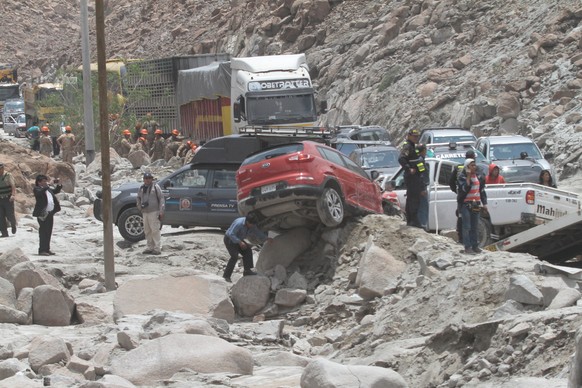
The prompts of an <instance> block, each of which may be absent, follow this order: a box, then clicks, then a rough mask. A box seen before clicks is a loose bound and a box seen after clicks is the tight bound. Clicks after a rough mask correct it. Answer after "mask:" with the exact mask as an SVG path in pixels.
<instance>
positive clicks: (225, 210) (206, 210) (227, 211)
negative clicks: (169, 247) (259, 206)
mask: <svg viewBox="0 0 582 388" xmlns="http://www.w3.org/2000/svg"><path fill="white" fill-rule="evenodd" d="M238 167H239V164H237V163H230V164H228V163H224V164H203V163H202V164H192V165H188V166H184V167H182V168H180V169H179V170H177V171H175V172H173V173H172V174H170V175H168V176H167V177H165V178H162V179H160V180H159V181H157V183H158V185H160V188H161V189H162V193H163V194H164V198H165V200H166V210H165V215H164V220H163V223H164V225H171V226H172V227H179V226H184V227H192V226H212V227H219V228H223V229H226V228H228V227H229V226H230V224H231V223H232V221H234V219H235V218H237V217H240V215H239V213H238V208H237V203H236V180H235V175H236V170H237V168H238ZM141 185H142V183H141V182H135V183H125V184H123V185H121V186H119V187H116V188H114V189H112V190H111V197H112V204H111V206H112V214H113V222H114V223H115V224H116V225H117V228H118V229H119V233H121V235H122V236H123V238H124V239H126V240H128V241H132V242H137V241H140V240H143V239H144V231H143V218H142V215H141V213H140V212H139V210H138V209H137V207H136V198H137V192H138V190H139V188H140V186H141ZM98 197H100V193H98ZM101 208H102V200H101V199H100V198H98V199H96V200H95V202H94V203H93V211H94V214H95V218H97V219H98V220H99V221H103V219H102V216H101Z"/></svg>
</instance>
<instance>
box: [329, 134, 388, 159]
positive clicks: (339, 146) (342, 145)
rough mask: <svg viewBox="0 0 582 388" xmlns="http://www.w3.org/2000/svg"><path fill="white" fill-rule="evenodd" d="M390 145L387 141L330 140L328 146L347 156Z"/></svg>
mask: <svg viewBox="0 0 582 388" xmlns="http://www.w3.org/2000/svg"><path fill="white" fill-rule="evenodd" d="M389 145H392V143H390V142H389V141H388V140H351V139H345V138H339V139H331V140H330V141H329V146H330V147H332V148H335V149H336V150H338V151H339V152H341V153H342V154H344V155H346V156H348V155H349V154H351V153H352V152H354V151H355V150H357V149H360V148H365V147H372V146H389Z"/></svg>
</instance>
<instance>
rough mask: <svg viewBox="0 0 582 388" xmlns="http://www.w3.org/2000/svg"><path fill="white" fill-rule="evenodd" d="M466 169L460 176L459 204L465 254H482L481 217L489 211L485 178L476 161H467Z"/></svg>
mask: <svg viewBox="0 0 582 388" xmlns="http://www.w3.org/2000/svg"><path fill="white" fill-rule="evenodd" d="M464 167H465V168H464V169H463V171H462V172H461V173H460V174H459V179H458V192H457V203H458V206H459V212H460V213H461V220H462V222H463V245H464V246H465V251H464V253H466V254H475V253H480V252H481V248H479V239H478V226H479V216H480V214H481V210H485V211H486V210H487V194H486V193H485V177H484V176H483V174H481V173H479V172H477V164H476V163H475V159H466V160H465V163H464Z"/></svg>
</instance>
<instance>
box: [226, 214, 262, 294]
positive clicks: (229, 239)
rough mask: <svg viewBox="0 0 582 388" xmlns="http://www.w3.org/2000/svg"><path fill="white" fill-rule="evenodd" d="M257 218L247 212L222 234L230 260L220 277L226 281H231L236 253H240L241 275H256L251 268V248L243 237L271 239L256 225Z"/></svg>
mask: <svg viewBox="0 0 582 388" xmlns="http://www.w3.org/2000/svg"><path fill="white" fill-rule="evenodd" d="M257 221H258V220H257V218H256V215H254V214H253V213H249V214H248V215H247V216H246V217H239V218H237V219H236V220H234V221H233V223H232V224H231V225H230V227H229V228H228V230H227V231H226V234H225V235H224V246H226V250H227V251H228V253H229V255H230V260H228V263H227V264H226V268H225V269H224V274H223V275H222V277H223V278H224V280H226V281H227V282H229V283H230V282H231V280H230V276H231V275H232V271H233V270H234V266H235V265H236V262H237V261H238V254H239V253H240V254H241V255H242V260H243V266H244V272H243V276H248V275H256V274H257V273H256V272H254V271H253V270H252V268H253V249H252V247H251V246H250V245H249V244H248V243H247V242H245V241H244V239H245V238H247V237H250V238H254V239H257V240H259V241H261V242H265V241H272V240H273V239H272V238H269V237H268V236H267V234H266V233H265V232H263V231H262V230H260V229H259V227H258V226H257Z"/></svg>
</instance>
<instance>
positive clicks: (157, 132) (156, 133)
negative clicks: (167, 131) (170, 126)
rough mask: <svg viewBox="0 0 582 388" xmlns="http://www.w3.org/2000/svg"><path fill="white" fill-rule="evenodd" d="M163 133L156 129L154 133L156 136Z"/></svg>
mask: <svg viewBox="0 0 582 388" xmlns="http://www.w3.org/2000/svg"><path fill="white" fill-rule="evenodd" d="M162 133H163V132H162V130H161V129H156V131H155V132H154V135H161V134H162Z"/></svg>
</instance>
